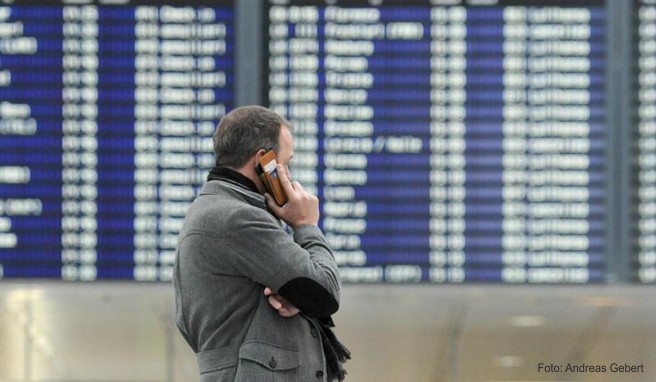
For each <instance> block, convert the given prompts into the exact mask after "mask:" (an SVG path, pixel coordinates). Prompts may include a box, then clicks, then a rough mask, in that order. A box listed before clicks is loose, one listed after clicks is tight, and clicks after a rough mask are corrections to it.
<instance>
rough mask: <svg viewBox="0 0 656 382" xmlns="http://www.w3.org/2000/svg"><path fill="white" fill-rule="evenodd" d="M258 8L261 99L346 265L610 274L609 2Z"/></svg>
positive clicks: (450, 273)
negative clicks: (280, 126) (291, 138)
mask: <svg viewBox="0 0 656 382" xmlns="http://www.w3.org/2000/svg"><path fill="white" fill-rule="evenodd" d="M652 13H653V12H652ZM652 13H649V12H647V13H646V14H648V15H652ZM265 18H266V20H267V21H268V28H267V30H266V31H265V32H266V34H267V37H266V39H265V46H266V47H267V49H268V55H267V57H266V62H264V64H263V65H264V67H265V72H266V75H265V77H266V78H267V80H268V86H265V89H266V92H267V94H266V95H265V98H266V99H268V105H269V106H270V107H271V108H273V109H274V110H276V111H278V112H279V113H281V114H282V115H284V116H286V117H287V118H289V119H290V120H291V121H292V122H293V123H294V126H295V156H294V158H295V159H294V161H293V162H294V166H293V168H292V174H293V176H294V177H295V178H296V179H297V180H299V181H300V182H301V183H302V184H303V185H304V186H305V187H306V188H309V189H311V190H313V191H315V192H316V193H317V194H318V195H319V196H320V199H321V201H322V203H321V205H322V222H321V224H322V227H323V229H324V232H325V234H326V237H327V239H328V241H329V243H330V245H331V246H332V247H333V249H335V253H336V258H337V261H338V263H339V264H340V270H341V276H342V279H343V280H345V281H346V282H420V281H424V282H436V283H461V282H507V283H593V282H600V281H604V277H605V275H604V273H605V246H606V243H605V234H606V233H605V232H606V231H605V230H606V223H605V221H606V212H605V203H606V198H607V195H606V186H607V185H606V176H605V170H606V163H605V162H606V160H607V159H606V150H605V142H606V141H605V140H606V136H607V131H606V129H607V128H606V115H605V114H606V112H605V104H606V95H605V86H604V84H605V64H606V44H605V41H606V22H607V15H606V8H605V7H604V3H603V2H602V1H551V0H549V1H504V0H498V1H459V0H444V1H442V0H432V1H412V0H385V1H340V0H331V1H329V0H326V1H306V0H304V1H300V0H298V1H297V0H288V1H287V0H271V1H270V2H269V7H268V10H267V12H265ZM644 21H650V22H653V19H649V20H644ZM652 28H653V27H652ZM650 36H651V37H653V34H650ZM649 46H650V47H651V45H649ZM651 53H652V54H650V56H649V57H650V58H649V59H650V60H652V61H653V52H651ZM648 62H651V61H648ZM652 76H653V73H652ZM649 78H651V77H649ZM651 89H652V92H653V87H652V88H651ZM650 94H651V93H650ZM646 102H647V103H648V104H649V106H648V107H649V108H650V109H649V110H651V109H652V108H653V100H652V101H646ZM650 115H651V114H650ZM649 121H650V125H653V122H654V121H653V118H652V119H650V120H649ZM652 127H653V126H652ZM652 168H653V166H652ZM652 188H653V186H652ZM652 215H653V214H652ZM651 239H652V241H653V239H654V236H651ZM652 248H653V247H652Z"/></svg>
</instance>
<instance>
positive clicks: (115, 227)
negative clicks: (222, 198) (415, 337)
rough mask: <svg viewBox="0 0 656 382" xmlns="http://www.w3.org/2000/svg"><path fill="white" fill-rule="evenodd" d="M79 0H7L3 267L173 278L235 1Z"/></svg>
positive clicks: (0, 124)
mask: <svg viewBox="0 0 656 382" xmlns="http://www.w3.org/2000/svg"><path fill="white" fill-rule="evenodd" d="M79 3H80V2H70V3H69V2H66V1H63V2H56V1H21V0H16V1H12V2H11V4H10V5H0V278H12V277H49V278H62V279H65V280H94V279H97V278H102V279H109V278H112V279H113V278H119V279H137V280H166V279H170V276H171V267H172V264H173V258H174V253H175V244H176V239H177V232H178V231H179V228H180V226H181V224H182V220H183V218H184V213H185V210H186V207H187V205H188V203H189V201H190V200H191V199H192V198H193V196H194V195H195V192H196V190H197V188H198V186H199V185H200V184H201V183H202V182H203V180H204V178H205V176H206V173H207V169H208V168H210V167H211V166H212V164H213V162H214V158H213V154H212V138H211V137H212V134H213V131H214V126H215V123H216V121H218V120H219V119H220V118H221V116H223V115H224V114H225V112H226V110H229V109H230V108H232V107H233V99H234V94H233V93H234V92H233V83H234V41H235V37H234V4H233V3H234V1H191V0H190V1H184V2H182V1H171V2H166V1H124V2H120V3H121V4H120V5H116V4H111V3H112V2H103V1H85V2H84V4H82V5H81V4H79ZM113 3H116V2H113Z"/></svg>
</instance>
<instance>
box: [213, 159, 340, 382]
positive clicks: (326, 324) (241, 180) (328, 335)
mask: <svg viewBox="0 0 656 382" xmlns="http://www.w3.org/2000/svg"><path fill="white" fill-rule="evenodd" d="M207 180H231V181H233V182H236V183H238V184H240V185H242V186H243V187H245V188H247V189H249V190H251V191H254V192H257V193H259V191H258V189H257V187H256V186H255V183H253V181H252V180H250V179H248V178H247V177H246V176H244V175H242V174H241V173H239V172H237V171H235V170H231V169H229V168H227V167H217V166H215V167H212V169H211V170H210V173H209V174H208V175H207ZM308 318H309V317H308ZM310 319H311V320H312V321H313V322H314V324H315V326H316V327H317V328H319V330H320V331H321V342H322V345H323V353H324V355H325V356H326V364H327V365H328V381H334V380H335V379H337V380H338V381H343V380H344V378H346V370H345V369H344V367H343V365H342V364H343V363H344V362H346V361H347V360H349V359H351V352H350V351H349V350H348V349H347V348H346V346H344V345H343V344H342V343H341V342H340V341H339V340H338V339H337V336H335V333H334V332H333V331H332V329H331V328H333V327H335V324H334V323H333V320H332V318H331V317H327V318H310Z"/></svg>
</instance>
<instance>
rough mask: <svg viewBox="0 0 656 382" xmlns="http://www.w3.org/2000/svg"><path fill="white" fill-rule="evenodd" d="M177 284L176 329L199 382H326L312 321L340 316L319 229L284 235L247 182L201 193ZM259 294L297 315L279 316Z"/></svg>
mask: <svg viewBox="0 0 656 382" xmlns="http://www.w3.org/2000/svg"><path fill="white" fill-rule="evenodd" d="M251 186H252V185H251ZM173 284H174V289H175V303H176V324H177V326H178V328H179V330H180V332H181V333H182V335H183V336H184V338H185V339H186V340H187V342H188V343H189V345H190V346H191V348H192V349H193V350H194V352H196V356H197V360H198V366H199V371H200V381H202V382H209V381H212V382H223V381H231V382H232V381H239V382H242V381H244V382H258V381H282V382H287V381H299V382H300V381H303V382H305V381H327V374H328V372H327V369H326V360H325V357H324V353H323V348H322V340H321V335H320V332H319V330H318V328H316V327H315V324H314V322H313V321H312V320H310V319H309V318H308V317H317V318H323V317H329V316H330V315H331V314H333V313H335V312H336V311H337V309H338V307H339V294H340V279H339V275H338V271H337V265H336V263H335V260H334V257H333V254H332V252H331V249H330V248H329V247H328V245H327V243H326V240H325V238H324V236H323V234H322V232H321V230H320V229H319V228H318V227H315V226H310V225H307V226H300V227H297V228H296V230H295V231H294V233H293V236H292V235H290V234H289V233H287V232H286V231H285V230H284V229H283V227H282V225H281V224H280V221H279V220H278V219H276V218H275V217H274V216H273V215H272V214H271V213H270V212H269V211H268V210H267V208H266V204H265V201H264V197H263V196H262V195H260V194H259V193H257V192H255V190H254V189H253V188H252V187H251V188H249V187H248V182H243V181H240V179H239V177H237V178H233V177H230V178H225V179H224V178H222V179H220V180H210V181H208V182H206V183H205V184H204V186H203V188H202V190H201V192H200V194H199V195H198V197H197V198H196V200H195V201H194V202H193V203H192V205H191V206H190V208H189V210H188V212H187V216H186V218H185V222H184V225H183V228H182V231H181V232H180V235H179V238H178V249H177V254H176V260H175V265H174V271H173ZM265 287H269V288H271V289H272V290H273V291H274V293H278V294H280V295H281V296H283V297H285V298H287V299H288V300H290V301H291V302H292V303H294V305H295V306H296V307H298V308H299V309H300V310H301V313H300V314H297V315H295V316H293V317H290V318H284V317H281V316H280V315H279V314H278V312H277V311H276V310H275V309H273V308H272V307H271V306H270V305H269V303H268V301H267V298H266V296H265V295H264V293H263V291H264V288H265Z"/></svg>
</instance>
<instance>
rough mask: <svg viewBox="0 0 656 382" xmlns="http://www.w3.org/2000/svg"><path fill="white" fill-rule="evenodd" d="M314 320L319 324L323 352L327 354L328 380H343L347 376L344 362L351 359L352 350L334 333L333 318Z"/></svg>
mask: <svg viewBox="0 0 656 382" xmlns="http://www.w3.org/2000/svg"><path fill="white" fill-rule="evenodd" d="M312 321H313V322H314V323H315V324H316V325H317V327H318V328H319V330H320V331H321V341H322V344H323V353H324V354H325V356H326V364H327V365H328V381H334V380H335V379H337V380H338V381H340V382H341V381H343V380H344V379H345V378H346V370H345V369H344V365H343V363H345V362H346V361H347V360H349V359H351V352H350V351H349V350H348V349H347V348H346V346H344V344H342V343H341V342H340V341H339V340H338V339H337V336H335V333H333V331H332V329H331V328H333V327H335V324H334V323H333V319H332V318H331V317H327V318H312Z"/></svg>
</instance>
